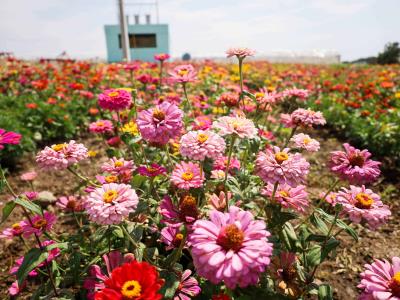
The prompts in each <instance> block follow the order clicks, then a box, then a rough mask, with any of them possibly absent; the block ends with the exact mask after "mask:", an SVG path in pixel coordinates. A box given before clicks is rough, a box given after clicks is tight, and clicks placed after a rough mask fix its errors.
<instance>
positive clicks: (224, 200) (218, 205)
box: [208, 173, 232, 211]
mask: <svg viewBox="0 0 400 300" xmlns="http://www.w3.org/2000/svg"><path fill="white" fill-rule="evenodd" d="M223 174H224V175H225V173H223ZM231 198H232V193H231V192H227V193H226V194H225V193H224V192H223V191H220V192H219V196H217V195H216V194H212V195H210V197H209V198H208V204H209V205H210V206H211V207H212V208H213V209H216V210H218V211H224V210H225V208H226V206H227V204H228V202H229V200H230V199H231Z"/></svg>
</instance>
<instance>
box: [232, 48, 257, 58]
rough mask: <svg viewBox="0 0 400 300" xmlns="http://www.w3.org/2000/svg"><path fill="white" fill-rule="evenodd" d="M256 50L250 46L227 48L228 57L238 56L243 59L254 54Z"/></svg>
mask: <svg viewBox="0 0 400 300" xmlns="http://www.w3.org/2000/svg"><path fill="white" fill-rule="evenodd" d="M254 54H256V51H254V50H252V49H249V48H229V49H228V50H226V57H228V58H229V57H232V56H236V57H237V58H238V59H243V58H245V57H247V56H253V55H254Z"/></svg>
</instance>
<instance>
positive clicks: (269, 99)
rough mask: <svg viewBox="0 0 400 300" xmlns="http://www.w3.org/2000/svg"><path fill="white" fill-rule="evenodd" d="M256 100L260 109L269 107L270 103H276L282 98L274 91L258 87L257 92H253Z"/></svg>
mask: <svg viewBox="0 0 400 300" xmlns="http://www.w3.org/2000/svg"><path fill="white" fill-rule="evenodd" d="M254 96H255V97H256V100H257V102H258V103H259V104H261V105H260V108H262V109H264V108H265V109H270V108H271V105H273V104H276V103H278V102H280V101H281V100H282V94H281V93H278V92H276V91H272V92H269V91H268V90H267V89H265V88H264V89H260V91H259V92H256V93H255V94H254Z"/></svg>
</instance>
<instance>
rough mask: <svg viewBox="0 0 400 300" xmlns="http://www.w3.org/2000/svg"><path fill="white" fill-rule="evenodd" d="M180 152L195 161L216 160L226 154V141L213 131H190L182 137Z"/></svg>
mask: <svg viewBox="0 0 400 300" xmlns="http://www.w3.org/2000/svg"><path fill="white" fill-rule="evenodd" d="M180 151H181V154H182V156H184V157H188V158H190V159H193V160H200V161H203V160H204V159H205V158H206V157H208V158H211V159H216V158H218V157H219V156H221V155H222V154H223V153H224V151H225V141H224V139H223V138H222V137H220V136H219V135H218V134H216V133H214V132H212V131H204V130H199V131H190V132H188V133H186V134H184V135H183V136H182V137H181V141H180Z"/></svg>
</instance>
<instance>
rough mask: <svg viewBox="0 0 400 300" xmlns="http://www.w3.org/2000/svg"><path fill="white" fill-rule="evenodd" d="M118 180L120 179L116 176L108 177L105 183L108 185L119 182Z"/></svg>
mask: <svg viewBox="0 0 400 300" xmlns="http://www.w3.org/2000/svg"><path fill="white" fill-rule="evenodd" d="M117 180H118V177H117V176H115V175H108V176H106V178H105V181H106V182H107V183H112V182H117Z"/></svg>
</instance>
